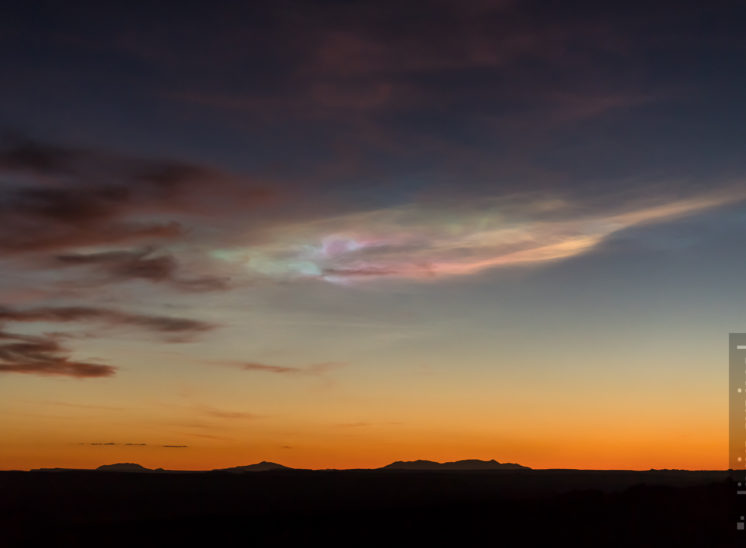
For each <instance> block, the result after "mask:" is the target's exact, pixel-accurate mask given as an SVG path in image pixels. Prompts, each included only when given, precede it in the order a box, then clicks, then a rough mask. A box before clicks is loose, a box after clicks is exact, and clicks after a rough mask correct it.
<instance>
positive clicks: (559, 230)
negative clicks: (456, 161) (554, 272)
mask: <svg viewBox="0 0 746 548" xmlns="http://www.w3.org/2000/svg"><path fill="white" fill-rule="evenodd" d="M745 197H746V195H744V193H743V192H738V191H720V192H716V193H710V194H703V195H696V196H691V197H687V198H680V199H674V200H670V199H669V200H664V199H660V200H658V201H654V202H650V201H648V202H646V203H645V204H639V203H637V204H632V205H630V204H627V205H623V206H621V207H616V208H612V207H609V206H605V207H602V208H592V207H588V206H587V205H586V204H583V203H582V202H577V201H571V200H566V199H559V198H556V199H547V198H546V197H541V198H540V197H536V196H528V195H527V196H515V197H508V198H502V199H493V200H486V201H484V202H483V203H482V204H480V205H478V206H476V205H475V206H466V207H464V206H456V207H452V208H448V207H446V206H443V205H440V206H432V207H427V206H425V205H408V206H402V207H394V208H389V209H381V210H376V211H368V212H359V213H352V214H348V215H342V216H338V217H332V218H327V219H323V220H317V221H310V222H303V223H298V224H293V225H286V226H281V227H276V228H275V229H273V230H272V231H271V233H270V238H269V239H268V241H267V243H265V244H261V245H255V246H252V247H247V248H232V249H222V250H218V251H216V252H215V253H214V256H215V257H216V258H218V259H222V260H224V261H229V262H235V263H239V264H241V265H243V266H244V267H245V268H246V269H248V270H249V271H250V272H252V273H254V274H259V275H264V276H269V277H273V278H281V279H302V278H314V279H321V280H325V281H328V282H333V283H352V282H354V281H362V280H377V279H381V278H404V279H410V280H430V279H440V278H447V277H453V276H465V275H470V274H476V273H478V272H481V271H483V270H486V269H489V268H496V267H506V266H514V265H523V264H541V263H546V262H548V261H553V260H558V259H565V258H569V257H573V256H576V255H579V254H581V253H584V252H587V251H589V250H591V249H592V248H594V247H595V246H596V245H597V244H599V242H601V241H602V240H603V239H604V238H606V237H608V236H609V235H611V234H613V233H615V232H618V231H620V230H624V229H627V228H630V227H634V226H637V225H641V224H644V223H653V222H662V221H667V220H671V219H674V218H676V217H680V216H684V215H688V214H695V213H697V212H700V211H703V210H705V209H708V208H712V207H717V206H722V205H725V204H727V203H731V202H733V201H737V200H740V199H743V198H745Z"/></svg>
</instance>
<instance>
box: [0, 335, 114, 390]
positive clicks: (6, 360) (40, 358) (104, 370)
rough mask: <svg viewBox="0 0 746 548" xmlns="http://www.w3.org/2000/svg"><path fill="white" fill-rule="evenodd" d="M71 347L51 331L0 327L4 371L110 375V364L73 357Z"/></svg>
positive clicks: (0, 361) (0, 370)
mask: <svg viewBox="0 0 746 548" xmlns="http://www.w3.org/2000/svg"><path fill="white" fill-rule="evenodd" d="M69 352H70V351H69V350H68V349H67V348H66V347H64V346H63V345H62V344H61V343H60V341H59V340H58V339H57V338H56V337H54V336H51V335H46V336H31V335H22V334H18V333H9V332H7V331H0V373H24V374H32V375H42V376H65V377H75V378H79V379H83V378H100V377H110V376H112V375H114V373H115V372H116V368H115V367H112V366H110V365H102V364H97V363H89V362H81V361H75V360H72V359H70V357H69Z"/></svg>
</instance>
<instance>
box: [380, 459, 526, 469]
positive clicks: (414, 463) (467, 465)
mask: <svg viewBox="0 0 746 548" xmlns="http://www.w3.org/2000/svg"><path fill="white" fill-rule="evenodd" d="M379 470H531V468H529V467H527V466H521V465H520V464H515V463H512V462H497V461H496V460H495V459H491V460H477V459H467V460H457V461H455V462H435V461H431V460H410V461H401V460H398V461H396V462H392V463H391V464H388V465H386V466H384V467H382V468H379Z"/></svg>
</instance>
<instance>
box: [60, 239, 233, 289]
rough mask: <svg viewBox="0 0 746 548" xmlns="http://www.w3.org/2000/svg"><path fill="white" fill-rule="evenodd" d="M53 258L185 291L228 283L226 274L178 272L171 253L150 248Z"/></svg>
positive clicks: (123, 278)
mask: <svg viewBox="0 0 746 548" xmlns="http://www.w3.org/2000/svg"><path fill="white" fill-rule="evenodd" d="M56 262H57V264H58V265H61V266H85V267H89V268H92V269H94V270H95V271H97V272H100V273H102V274H103V275H104V276H105V277H106V279H107V280H110V281H127V280H133V279H143V280H148V281H151V282H154V283H166V284H169V285H171V286H173V287H176V288H178V289H181V290H184V291H216V290H225V289H227V288H228V287H229V286H228V280H227V279H226V278H220V277H217V276H201V277H196V278H189V277H183V276H181V275H179V263H178V261H177V260H176V259H175V258H174V257H173V256H172V255H170V254H167V253H158V252H157V251H156V250H155V249H153V248H147V249H143V250H129V251H106V252H100V253H87V254H81V253H77V254H68V255H59V256H58V257H56Z"/></svg>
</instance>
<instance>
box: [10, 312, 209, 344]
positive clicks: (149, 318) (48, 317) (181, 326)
mask: <svg viewBox="0 0 746 548" xmlns="http://www.w3.org/2000/svg"><path fill="white" fill-rule="evenodd" d="M0 322H17V323H27V322H61V323H67V322H101V323H105V324H109V325H114V326H116V325H124V326H134V327H139V328H142V329H146V330H150V331H155V332H159V333H165V334H167V335H169V336H171V337H172V338H170V339H169V340H172V341H182V340H186V338H188V337H192V336H194V335H196V334H198V333H203V332H205V331H210V330H212V329H214V328H215V327H216V325H215V324H212V323H208V322H203V321H199V320H192V319H189V318H178V317H171V316H157V315H147V314H132V313H128V312H122V311H120V310H113V309H108V308H93V307H85V306H60V307H39V308H26V309H17V308H9V307H0Z"/></svg>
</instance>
